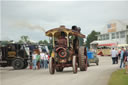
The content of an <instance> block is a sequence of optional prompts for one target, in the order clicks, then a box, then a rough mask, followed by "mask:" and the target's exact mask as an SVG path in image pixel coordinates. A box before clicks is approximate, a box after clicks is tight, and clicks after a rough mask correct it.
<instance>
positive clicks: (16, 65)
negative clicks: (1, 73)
mask: <svg viewBox="0 0 128 85" xmlns="http://www.w3.org/2000/svg"><path fill="white" fill-rule="evenodd" d="M12 66H13V68H14V69H15V70H18V69H22V68H23V67H24V62H23V60H21V59H15V60H13V61H12Z"/></svg>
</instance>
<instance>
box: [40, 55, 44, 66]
mask: <svg viewBox="0 0 128 85" xmlns="http://www.w3.org/2000/svg"><path fill="white" fill-rule="evenodd" d="M40 56H41V62H40V63H41V68H44V56H45V54H44V53H43V52H41V53H40Z"/></svg>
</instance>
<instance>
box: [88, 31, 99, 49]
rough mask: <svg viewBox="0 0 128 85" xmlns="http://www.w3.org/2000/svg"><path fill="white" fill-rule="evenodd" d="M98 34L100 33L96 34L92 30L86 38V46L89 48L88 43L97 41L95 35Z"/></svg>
mask: <svg viewBox="0 0 128 85" xmlns="http://www.w3.org/2000/svg"><path fill="white" fill-rule="evenodd" d="M98 34H100V32H96V31H95V30H93V31H92V32H91V33H90V34H89V35H88V36H87V40H86V46H87V47H88V48H90V43H91V42H93V41H94V40H97V38H98V37H97V35H98Z"/></svg>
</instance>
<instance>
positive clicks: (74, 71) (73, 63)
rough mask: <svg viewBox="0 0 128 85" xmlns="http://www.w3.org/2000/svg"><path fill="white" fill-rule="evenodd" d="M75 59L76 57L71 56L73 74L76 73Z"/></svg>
mask: <svg viewBox="0 0 128 85" xmlns="http://www.w3.org/2000/svg"><path fill="white" fill-rule="evenodd" d="M77 65H78V64H77V58H76V56H73V60H72V66H73V73H77Z"/></svg>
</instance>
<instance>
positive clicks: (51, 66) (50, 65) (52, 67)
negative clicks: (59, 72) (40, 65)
mask: <svg viewBox="0 0 128 85" xmlns="http://www.w3.org/2000/svg"><path fill="white" fill-rule="evenodd" d="M49 72H50V74H54V73H55V66H54V59H53V58H52V57H50V59H49Z"/></svg>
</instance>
